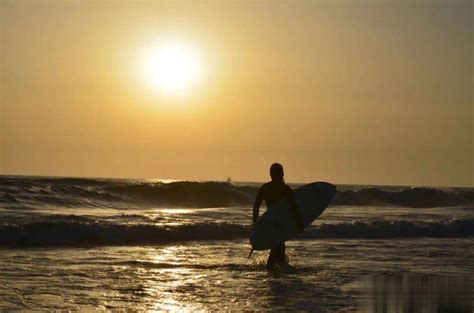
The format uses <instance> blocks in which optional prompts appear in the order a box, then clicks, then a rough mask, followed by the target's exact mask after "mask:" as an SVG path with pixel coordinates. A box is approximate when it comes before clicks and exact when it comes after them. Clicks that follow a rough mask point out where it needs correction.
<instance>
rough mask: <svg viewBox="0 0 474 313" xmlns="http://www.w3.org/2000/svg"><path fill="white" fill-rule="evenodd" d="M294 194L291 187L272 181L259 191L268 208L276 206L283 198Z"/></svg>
mask: <svg viewBox="0 0 474 313" xmlns="http://www.w3.org/2000/svg"><path fill="white" fill-rule="evenodd" d="M292 192H293V191H292V190H291V187H290V186H288V185H287V184H285V183H284V182H279V181H270V182H268V183H266V184H263V186H262V187H260V190H259V191H258V193H259V195H260V196H261V197H262V198H263V200H265V204H266V205H267V208H268V207H271V206H272V205H274V204H275V203H276V202H277V201H278V200H280V199H281V198H283V197H289V196H291V194H292Z"/></svg>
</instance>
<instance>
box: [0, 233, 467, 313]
mask: <svg viewBox="0 0 474 313" xmlns="http://www.w3.org/2000/svg"><path fill="white" fill-rule="evenodd" d="M248 250H249V246H248V244H247V242H246V241H242V240H234V241H212V242H189V243H186V244H179V245H162V246H143V247H87V248H67V249H64V248H28V249H2V250H1V253H2V262H0V300H1V301H0V309H2V310H4V309H45V310H50V309H71V310H77V309H92V308H99V309H104V310H106V309H133V310H192V311H196V310H211V311H215V310H269V311H270V310H273V309H279V310H295V309H296V310H311V311H321V312H328V311H331V312H332V311H357V310H358V308H359V309H360V308H367V307H368V306H367V303H372V302H373V301H372V302H368V301H367V292H366V293H365V294H364V292H365V291H367V288H368V287H367V286H368V284H369V285H370V282H371V281H372V282H374V283H373V284H375V282H378V285H377V286H380V284H382V283H381V282H380V278H379V280H374V279H375V278H374V277H388V278H386V279H385V280H388V282H389V283H390V284H391V285H393V284H394V281H395V283H396V281H397V279H398V280H401V279H405V281H406V277H411V281H412V282H413V283H412V285H413V284H415V283H416V282H417V281H418V282H419V281H420V279H421V280H423V279H425V280H426V279H428V278H429V277H438V278H444V279H445V281H446V284H448V282H450V281H451V282H452V281H456V279H457V280H459V278H460V277H461V278H462V279H464V280H465V281H466V282H469V283H470V285H469V284H467V283H466V284H464V285H463V286H461V287H462V288H461V289H460V291H459V293H463V292H464V293H466V296H465V297H464V298H461V300H459V299H457V302H456V303H454V304H453V305H458V306H459V305H460V304H462V303H466V302H467V303H469V305H471V307H472V305H473V304H474V303H473V299H472V297H471V298H469V295H472V294H473V293H472V292H471V291H473V289H472V274H473V273H474V264H473V263H472V262H471V261H472V259H473V258H474V241H473V240H472V239H463V238H459V239H428V238H426V239H423V240H419V239H415V240H414V239H409V240H406V239H405V240H305V241H293V242H291V243H290V244H289V245H288V249H287V250H288V251H287V253H288V255H289V257H290V260H291V263H292V265H293V266H294V270H293V271H291V272H286V273H285V272H278V271H277V272H267V271H266V270H265V267H264V262H265V258H266V252H254V255H253V256H252V257H251V259H249V260H247V259H246V257H247V254H248ZM404 288H405V290H406V288H413V286H411V287H410V279H409V280H408V286H405V287H404ZM468 288H470V289H468ZM372 289H373V288H372ZM428 291H429V290H428ZM467 291H470V293H468V292H467ZM433 292H435V291H433ZM401 295H403V294H402V293H401ZM369 296H370V293H369ZM433 296H436V294H433ZM387 297H388V296H387ZM378 301H379V302H380V299H379V300H378ZM387 301H388V300H387ZM390 301H391V302H393V299H391V300H390ZM406 301H411V302H409V303H412V305H415V306H416V305H417V304H416V303H417V300H416V299H415V300H413V299H411V300H410V299H408V300H407V299H403V298H401V299H399V302H400V303H401V304H402V305H403V304H404V303H405V302H406ZM420 301H426V300H422V299H421V298H420V299H418V302H420ZM462 301H464V302H462ZM405 305H409V304H406V303H405Z"/></svg>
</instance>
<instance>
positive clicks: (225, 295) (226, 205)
mask: <svg viewBox="0 0 474 313" xmlns="http://www.w3.org/2000/svg"><path fill="white" fill-rule="evenodd" d="M258 185H259V184H258V183H245V182H240V183H238V182H235V183H232V182H208V181H203V182H197V181H167V180H139V179H96V178H94V179H93V178H54V177H25V176H0V251H1V252H0V253H1V256H2V257H1V260H0V310H2V311H3V310H18V309H19V310H73V311H76V310H83V311H90V310H99V311H108V310H124V311H128V310H132V311H230V310H237V311H242V310H246V311H248V310H252V311H253V310H262V311H275V310H277V311H312V312H409V311H411V312H472V311H473V309H474V299H473V296H472V295H473V294H474V292H473V291H474V288H473V282H474V279H473V278H474V262H473V261H472V260H473V259H474V189H473V188H431V187H430V188H428V187H406V186H349V185H338V186H337V187H338V191H337V193H336V195H335V198H334V199H333V202H332V204H331V206H330V207H329V208H328V209H326V211H325V212H324V213H323V215H321V217H320V218H319V219H318V220H316V221H315V222H314V223H313V225H312V226H311V227H309V228H308V229H306V230H305V232H304V233H303V234H301V235H300V236H299V237H298V238H295V239H294V240H291V241H289V242H288V243H287V255H288V257H289V259H290V263H291V264H292V265H293V267H294V269H293V270H292V271H290V272H285V271H275V272H268V271H266V269H265V261H266V257H267V255H268V252H265V251H263V252H259V251H256V252H254V254H253V255H252V256H251V257H250V258H249V259H247V256H248V253H249V251H250V245H249V243H248V236H249V233H250V230H251V227H250V225H251V219H252V204H253V200H254V198H255V195H256V192H257V190H258ZM292 187H293V188H297V187H298V184H294V185H292ZM264 210H265V208H261V213H263V212H264Z"/></svg>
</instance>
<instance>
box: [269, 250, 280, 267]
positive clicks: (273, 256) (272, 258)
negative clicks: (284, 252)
mask: <svg viewBox="0 0 474 313" xmlns="http://www.w3.org/2000/svg"><path fill="white" fill-rule="evenodd" d="M277 257H278V252H277V249H276V247H273V248H271V249H270V255H269V256H268V260H267V269H269V270H272V269H274V268H275V265H276V263H277V260H278V258H277Z"/></svg>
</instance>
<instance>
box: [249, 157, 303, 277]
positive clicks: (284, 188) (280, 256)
mask: <svg viewBox="0 0 474 313" xmlns="http://www.w3.org/2000/svg"><path fill="white" fill-rule="evenodd" d="M270 176H271V178H272V180H271V181H270V182H268V183H266V184H263V185H262V187H260V189H259V191H258V194H257V198H256V199H255V204H254V205H253V224H254V225H255V223H256V222H257V220H258V213H259V209H260V205H261V204H262V201H263V200H265V203H266V205H267V208H269V207H271V206H272V205H273V204H275V203H276V202H277V201H278V200H280V199H282V198H284V197H287V198H288V201H289V202H290V207H291V211H292V213H293V217H294V218H295V221H296V224H297V225H298V231H299V232H303V228H304V225H303V221H302V219H301V216H300V214H299V211H298V209H297V207H296V202H295V198H294V196H293V190H291V187H290V186H288V185H287V184H285V181H284V180H283V176H284V172H283V166H282V165H281V164H279V163H273V164H272V166H271V167H270ZM289 222H290V221H289ZM277 264H278V265H280V266H281V267H284V268H286V267H288V262H287V260H286V255H285V243H282V244H280V245H277V246H275V247H273V248H272V249H271V250H270V255H269V257H268V261H267V269H270V270H272V269H274V268H275V265H277Z"/></svg>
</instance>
